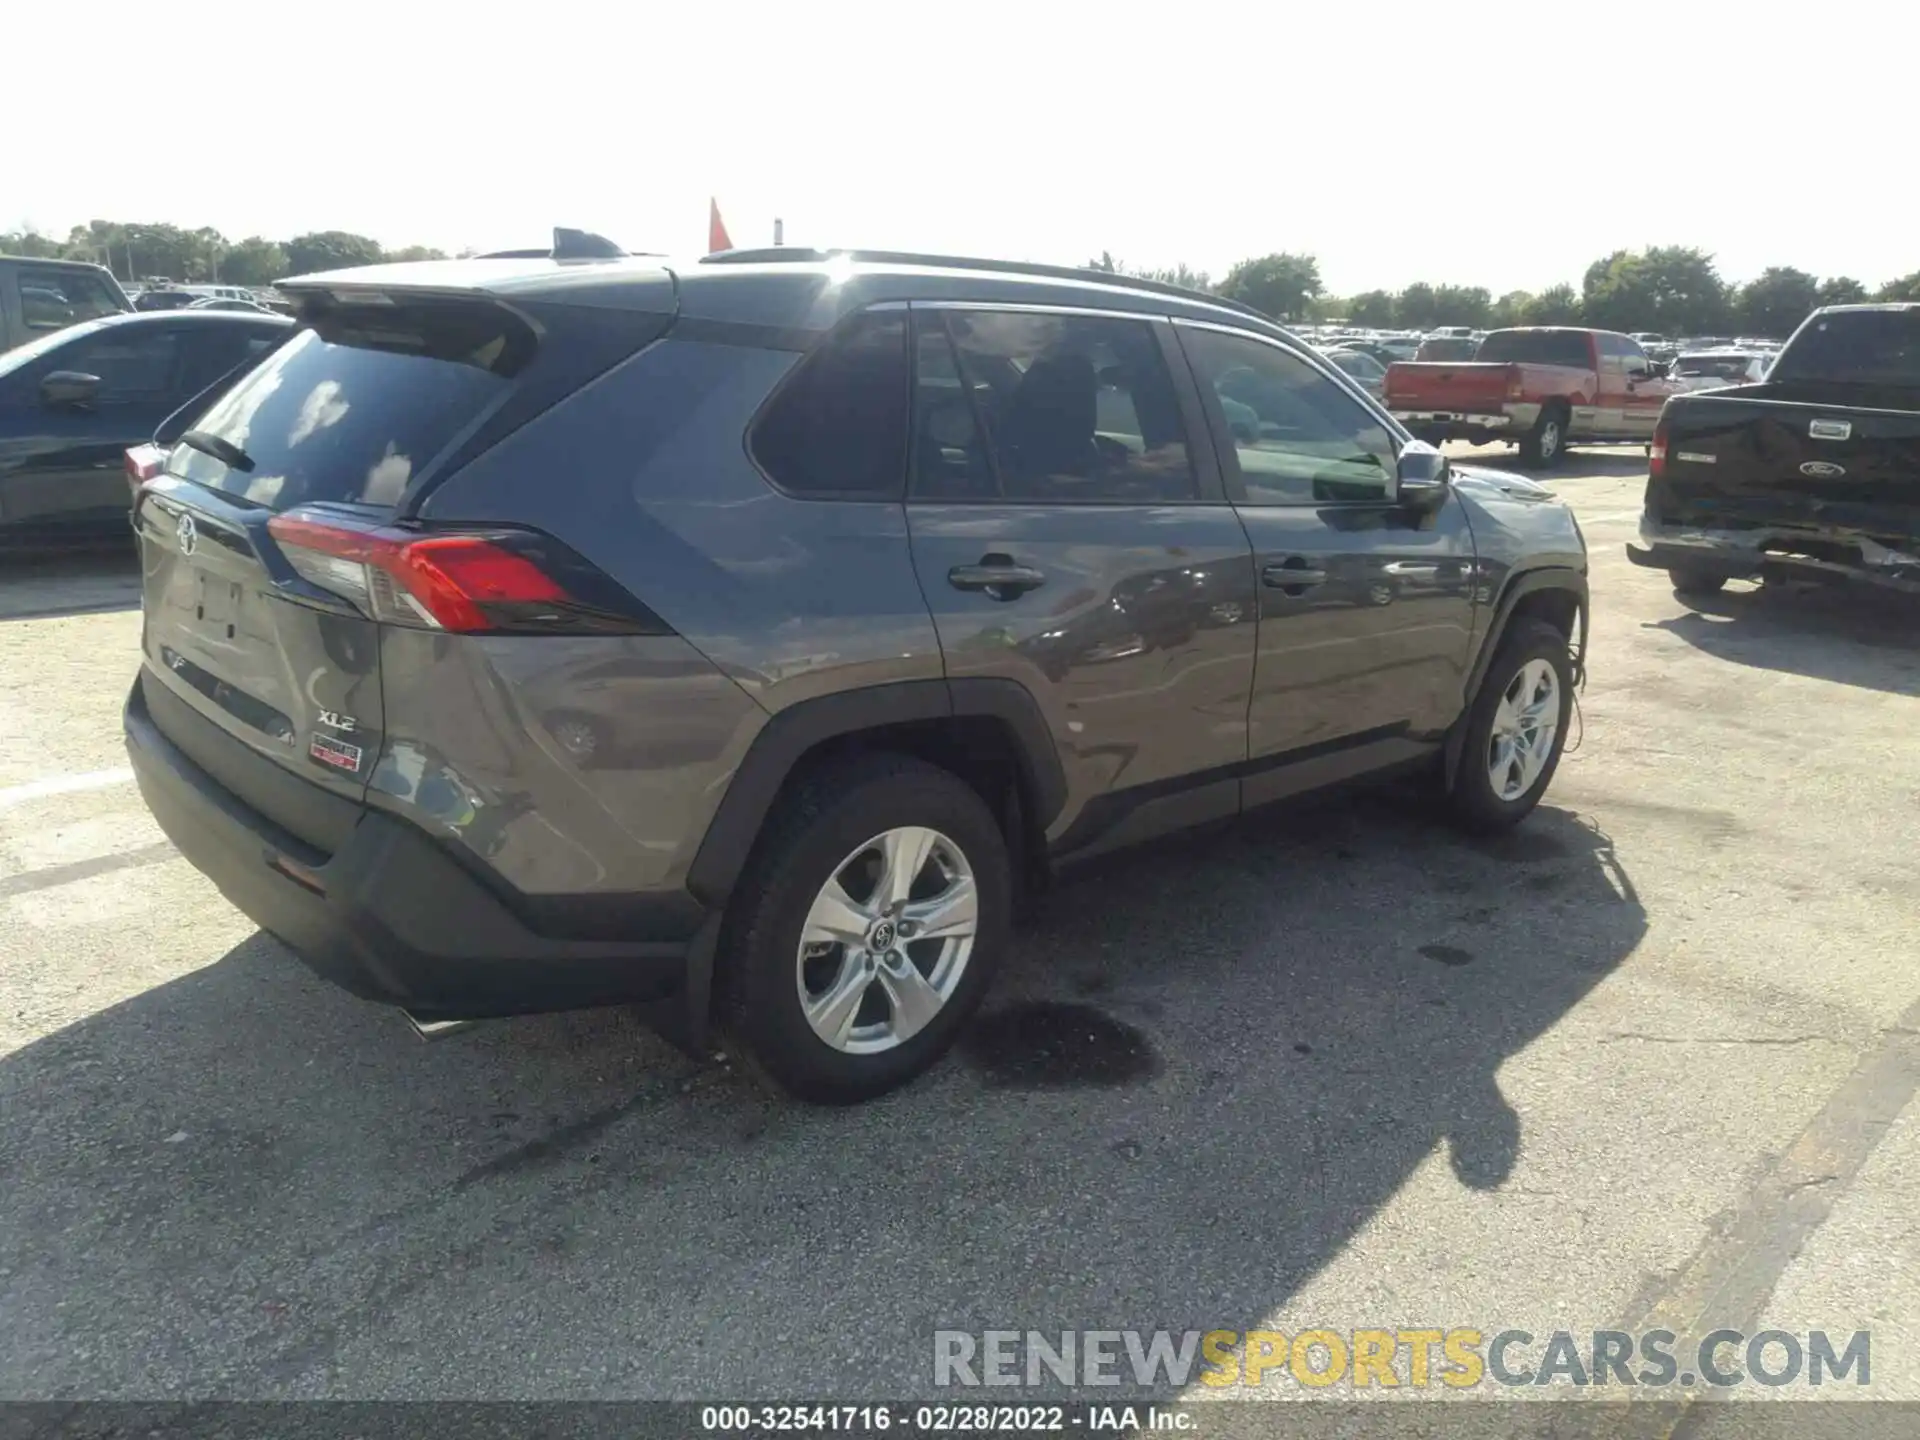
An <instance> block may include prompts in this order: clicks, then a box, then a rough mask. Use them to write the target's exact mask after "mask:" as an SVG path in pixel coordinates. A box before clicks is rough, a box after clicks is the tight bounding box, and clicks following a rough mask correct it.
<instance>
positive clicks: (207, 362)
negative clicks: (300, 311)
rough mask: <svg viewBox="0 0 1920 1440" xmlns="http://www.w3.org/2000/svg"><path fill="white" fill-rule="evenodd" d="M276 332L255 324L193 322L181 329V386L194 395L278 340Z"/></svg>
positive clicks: (183, 389)
mask: <svg viewBox="0 0 1920 1440" xmlns="http://www.w3.org/2000/svg"><path fill="white" fill-rule="evenodd" d="M279 338H280V336H279V334H278V333H277V332H274V331H271V330H268V331H263V330H262V329H261V328H260V327H259V326H254V325H194V326H192V327H190V328H184V329H182V331H181V332H180V380H179V383H180V388H181V390H182V391H184V392H186V393H188V394H191V393H193V392H194V391H196V390H199V389H201V388H203V387H204V386H207V385H211V384H212V383H213V382H214V381H215V380H218V379H219V378H220V377H221V376H222V375H224V374H226V373H227V371H229V370H231V369H233V367H234V366H236V365H238V364H239V363H240V362H241V361H242V360H245V359H247V358H248V357H249V356H259V355H260V354H262V353H263V352H265V351H266V350H268V349H270V348H271V347H272V345H273V342H274V341H275V340H277V339H279Z"/></svg>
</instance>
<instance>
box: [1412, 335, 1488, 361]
mask: <svg viewBox="0 0 1920 1440" xmlns="http://www.w3.org/2000/svg"><path fill="white" fill-rule="evenodd" d="M1479 348H1480V347H1479V346H1477V345H1476V344H1474V342H1473V341H1471V340H1455V339H1450V338H1448V337H1446V336H1442V337H1441V338H1439V339H1437V340H1423V341H1421V342H1420V349H1419V352H1418V353H1417V354H1415V356H1414V359H1416V360H1471V359H1473V355H1474V351H1476V350H1477V349H1479Z"/></svg>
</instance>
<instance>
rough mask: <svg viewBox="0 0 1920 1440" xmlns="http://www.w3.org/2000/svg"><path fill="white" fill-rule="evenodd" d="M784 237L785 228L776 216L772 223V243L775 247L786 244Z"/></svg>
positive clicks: (785, 233)
mask: <svg viewBox="0 0 1920 1440" xmlns="http://www.w3.org/2000/svg"><path fill="white" fill-rule="evenodd" d="M786 235H787V227H786V225H785V223H784V222H782V221H781V219H780V218H779V217H778V216H775V217H774V221H773V243H774V244H776V245H784V244H786V243H787V240H786Z"/></svg>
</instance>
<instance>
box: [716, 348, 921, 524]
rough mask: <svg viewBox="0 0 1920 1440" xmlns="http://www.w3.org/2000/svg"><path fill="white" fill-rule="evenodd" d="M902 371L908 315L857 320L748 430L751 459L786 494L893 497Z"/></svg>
mask: <svg viewBox="0 0 1920 1440" xmlns="http://www.w3.org/2000/svg"><path fill="white" fill-rule="evenodd" d="M907 373H908V372H907V317H906V315H905V314H904V313H902V312H899V311H887V312H884V313H880V314H873V315H861V316H859V317H857V318H856V319H854V320H853V321H852V322H851V323H850V324H849V325H847V326H846V327H845V328H844V329H842V330H840V331H839V332H838V333H836V334H835V335H834V336H833V338H832V339H830V340H829V341H827V343H826V344H825V346H823V347H822V348H821V349H819V350H816V351H814V352H813V353H812V354H811V355H809V356H808V357H807V358H806V359H804V360H802V361H801V362H800V368H799V369H798V370H796V371H795V372H794V373H793V375H792V376H791V377H790V378H789V379H788V380H787V382H786V383H785V384H783V385H782V386H781V387H780V389H779V391H778V392H777V393H776V394H775V395H774V398H773V401H772V403H770V404H769V405H768V406H767V408H766V411H765V412H764V413H763V414H762V415H761V417H760V419H759V422H758V423H757V424H756V425H755V426H754V430H753V440H752V448H753V455H754V458H755V459H756V460H758V461H759V462H760V467H761V469H763V470H765V471H766V472H767V474H768V476H770V477H771V478H772V480H773V482H774V483H775V484H776V485H778V486H779V487H780V488H781V489H782V490H785V491H787V492H789V493H790V494H794V495H810V496H840V497H843V498H849V499H851V498H863V499H870V500H880V499H898V498H899V496H900V493H901V491H902V489H903V488H904V487H905V485H906V476H907V466H906V458H907Z"/></svg>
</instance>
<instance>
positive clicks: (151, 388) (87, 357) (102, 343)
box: [44, 325, 180, 405]
mask: <svg viewBox="0 0 1920 1440" xmlns="http://www.w3.org/2000/svg"><path fill="white" fill-rule="evenodd" d="M179 358H180V340H179V337H178V336H177V335H175V334H174V333H173V331H171V330H167V329H161V328H158V327H155V326H152V325H138V326H134V325H114V326H109V327H107V328H105V329H103V330H100V331H98V332H97V333H95V334H93V335H90V336H87V337H86V338H85V339H82V340H80V341H78V342H76V343H75V344H73V345H70V346H68V347H67V348H66V349H64V350H60V351H57V352H55V353H54V358H53V359H52V361H51V363H50V364H49V365H47V366H46V367H44V369H45V371H46V373H52V372H53V371H56V370H71V371H74V372H76V373H78V374H81V375H94V376H97V377H99V380H100V388H99V389H98V390H97V391H96V392H95V393H94V403H95V404H96V405H138V404H143V403H146V402H149V401H155V400H165V399H167V398H168V397H169V396H171V395H173V394H174V393H175V391H176V390H177V389H178V388H179V387H178V370H179Z"/></svg>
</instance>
